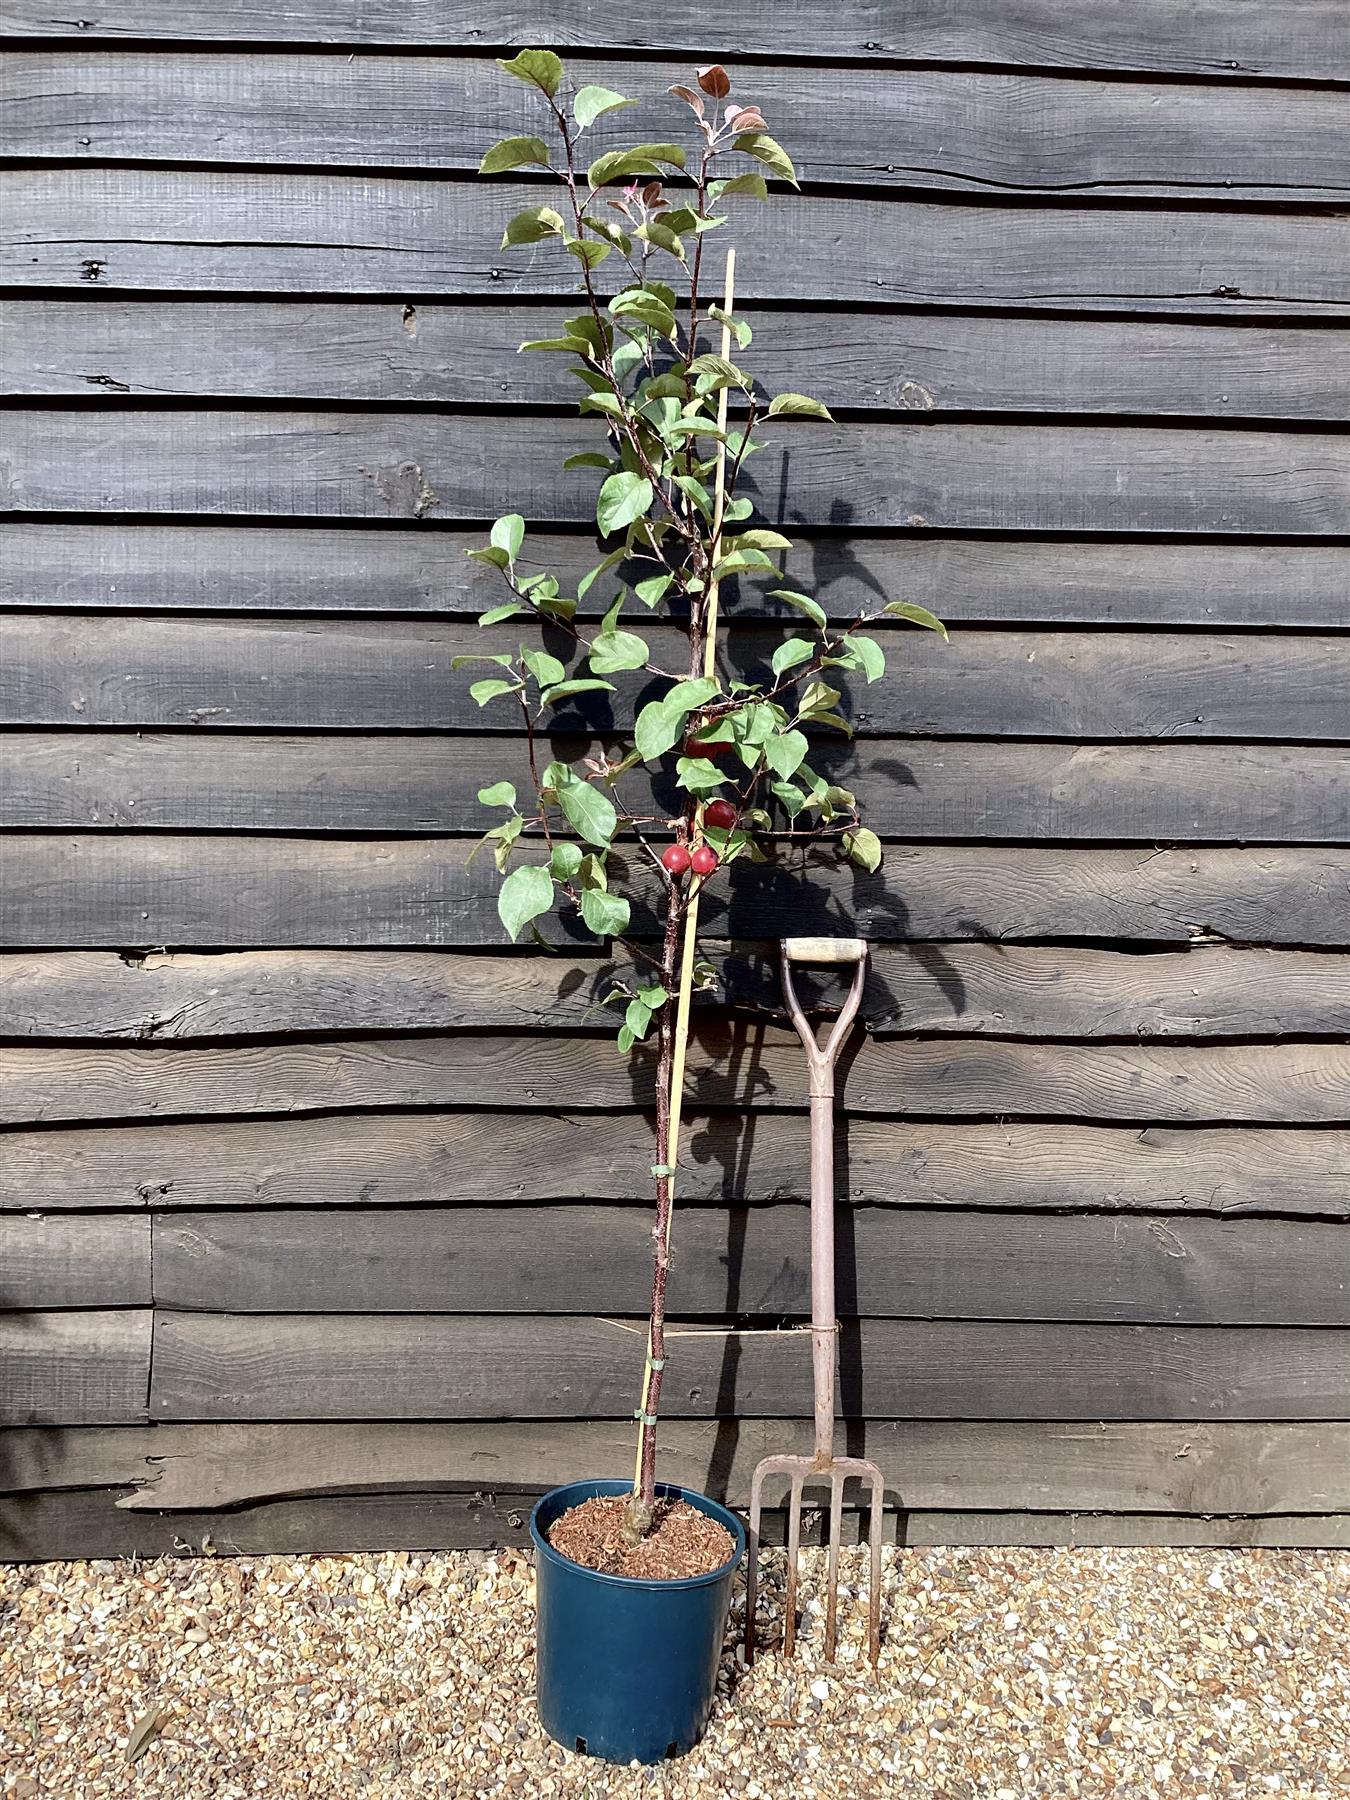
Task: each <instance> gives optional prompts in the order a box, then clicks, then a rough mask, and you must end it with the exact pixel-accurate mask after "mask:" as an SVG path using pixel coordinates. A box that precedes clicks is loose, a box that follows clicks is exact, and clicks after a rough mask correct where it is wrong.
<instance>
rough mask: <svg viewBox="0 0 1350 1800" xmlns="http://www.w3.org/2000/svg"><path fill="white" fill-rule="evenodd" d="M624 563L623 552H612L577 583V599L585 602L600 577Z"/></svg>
mask: <svg viewBox="0 0 1350 1800" xmlns="http://www.w3.org/2000/svg"><path fill="white" fill-rule="evenodd" d="M622 561H623V551H622V550H611V551H610V553H609V555H608V556H607V557H605V558H604V560H603V561H601V562H598V563H597V564H596V565H595V567H594V568H593V569H588V570H587V572H586V573H585V574H584V575H583V576H582V578H581V580H580V581H579V582H578V583H577V599H578V600H584V599H585V598H586V596H587V594H588V593H589V592H590V590H591V587H592V585H593V584H594V583H595V581H596V580H597V579H598V577H599V576H601V575H603V574H604V573H605V571H606V569H612V568H613V567H614V565H615V563H617V562H622Z"/></svg>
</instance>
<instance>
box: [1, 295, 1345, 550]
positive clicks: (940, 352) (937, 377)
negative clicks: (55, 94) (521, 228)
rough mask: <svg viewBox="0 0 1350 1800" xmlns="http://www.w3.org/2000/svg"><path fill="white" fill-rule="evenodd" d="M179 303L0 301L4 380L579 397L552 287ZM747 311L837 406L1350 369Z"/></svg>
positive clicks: (1000, 321)
mask: <svg viewBox="0 0 1350 1800" xmlns="http://www.w3.org/2000/svg"><path fill="white" fill-rule="evenodd" d="M178 306H179V309H180V310H181V318H182V320H183V324H184V327H185V329H184V330H183V331H182V332H181V333H180V332H164V331H159V330H156V329H155V328H154V323H153V319H152V317H151V313H152V310H153V309H151V308H148V307H146V306H145V305H144V303H142V302H141V301H138V300H119V299H116V298H114V297H112V296H109V297H108V298H106V299H103V300H98V301H94V300H35V299H28V300H10V301H2V302H0V330H2V331H3V333H4V338H5V342H6V346H7V355H6V358H5V363H4V368H3V380H4V384H5V387H6V389H7V390H8V391H9V392H12V393H14V394H17V395H24V396H30V397H32V398H35V399H38V398H57V397H64V396H83V397H84V398H90V397H97V398H100V399H101V398H103V397H104V396H106V395H114V394H127V395H130V396H132V397H134V398H136V399H140V400H150V401H153V400H158V399H175V400H177V399H182V398H187V397H199V396H200V397H202V398H213V399H223V400H238V399H246V398H259V399H267V400H295V401H301V402H308V401H340V402H342V403H344V404H351V403H361V402H366V403H378V404H381V405H399V404H411V405H423V404H426V403H428V402H439V403H441V404H444V405H452V406H490V407H503V406H507V405H510V404H513V403H520V404H530V405H559V404H567V405H569V406H570V405H572V404H574V403H575V401H576V398H577V391H578V390H577V385H576V382H575V379H574V378H573V377H571V376H569V375H568V374H567V372H566V367H565V365H564V364H563V363H562V361H561V360H560V359H559V358H558V357H555V356H533V355H531V356H520V355H518V354H517V351H516V345H517V344H518V343H521V342H524V341H526V340H528V339H531V338H546V337H553V336H556V335H557V334H558V328H559V324H560V321H561V320H562V319H564V318H565V317H566V316H567V314H568V312H569V311H570V310H571V308H570V306H568V305H567V304H565V303H563V302H561V301H559V302H556V303H554V304H553V305H551V306H507V307H491V308H487V307H483V306H457V305H454V304H442V303H438V302H436V301H434V300H429V301H420V302H419V303H418V304H417V305H415V306H413V305H411V304H408V305H405V304H401V303H393V302H383V303H362V302H359V301H324V300H322V299H315V300H305V301H299V300H296V301H280V302H278V301H272V302H269V301H215V300H196V299H191V298H188V299H184V300H182V301H181V302H179V303H178ZM746 316H747V318H748V320H749V322H750V324H751V325H752V327H753V329H754V332H755V341H754V349H753V356H752V357H748V358H747V359H746V360H747V361H751V362H752V363H753V373H754V374H755V375H756V376H757V377H758V380H759V384H760V386H761V389H762V391H763V392H764V393H767V394H773V393H777V392H779V391H780V390H787V391H795V392H802V391H806V392H809V393H813V394H816V395H817V396H818V397H819V398H820V399H822V400H824V401H825V402H826V403H827V404H828V405H829V406H830V407H831V409H832V410H834V411H836V412H842V411H845V410H853V411H858V412H863V413H887V412H918V413H924V414H929V413H939V414H940V413H944V412H952V411H957V412H960V411H981V412H1013V413H1057V412H1066V413H1078V414H1082V413H1102V414H1112V415H1119V414H1127V415H1134V416H1136V417H1143V416H1152V417H1161V418H1169V417H1175V418H1200V417H1212V418H1225V419H1258V418H1259V419H1297V420H1302V421H1319V420H1328V421H1343V420H1344V419H1346V418H1347V417H1350V375H1347V372H1346V367H1345V359H1344V357H1343V356H1341V355H1340V351H1339V340H1338V338H1337V337H1336V336H1335V335H1334V334H1332V333H1327V332H1321V331H1304V330H1296V329H1291V328H1287V327H1286V328H1280V327H1278V326H1270V325H1266V326H1256V325H1243V326H1225V325H1204V324H1196V323H1188V322H1182V323H1177V322H1173V321H1169V320H1125V319H1073V318H1065V317H1059V318H1036V319H1020V318H1012V317H1000V316H999V315H998V314H986V315H983V316H981V315H961V314H944V313H935V314H934V313H927V314H925V313H893V312H887V313H856V314H848V313H839V312H823V311H813V310H810V309H807V308H792V309H790V310H787V311H782V312H771V313H770V312H763V311H757V310H755V309H750V310H748V311H747V315H746ZM301 575H302V572H301V571H297V572H296V577H295V578H296V579H297V580H299V579H300V578H301ZM388 578H389V577H388V576H387V575H386V580H387V579H388Z"/></svg>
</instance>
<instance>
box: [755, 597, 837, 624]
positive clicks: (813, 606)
mask: <svg viewBox="0 0 1350 1800" xmlns="http://www.w3.org/2000/svg"><path fill="white" fill-rule="evenodd" d="M769 594H770V597H771V598H772V599H774V600H786V601H787V603H788V605H789V606H795V607H796V609H797V611H798V612H799V613H805V614H806V616H807V618H808V619H810V621H811V623H812V624H813V625H820V626H824V625H826V624H828V623H829V621H828V620H827V619H826V617H825V608H824V607H823V606H822V605H821V604H820V602H819V601H818V600H813V599H812V598H811V596H810V595H809V594H799V593H798V592H797V591H796V589H795V588H770V589H769Z"/></svg>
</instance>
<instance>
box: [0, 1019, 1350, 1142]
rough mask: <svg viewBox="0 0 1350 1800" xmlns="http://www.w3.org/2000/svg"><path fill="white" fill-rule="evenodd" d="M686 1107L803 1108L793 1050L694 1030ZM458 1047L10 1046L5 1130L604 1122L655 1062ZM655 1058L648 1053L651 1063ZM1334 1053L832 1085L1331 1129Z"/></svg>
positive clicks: (1345, 1052)
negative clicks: (257, 1121) (326, 1118)
mask: <svg viewBox="0 0 1350 1800" xmlns="http://www.w3.org/2000/svg"><path fill="white" fill-rule="evenodd" d="M694 1041H695V1042H696V1051H695V1048H693V1047H691V1052H690V1070H691V1073H690V1078H689V1081H688V1083H687V1091H688V1093H689V1095H690V1097H691V1100H695V1101H697V1102H698V1103H699V1104H701V1105H702V1106H705V1107H722V1106H748V1107H751V1108H754V1109H756V1110H776V1109H778V1108H781V1107H789V1108H794V1109H795V1108H799V1107H802V1106H804V1105H805V1102H806V1076H805V1070H804V1066H803V1063H802V1057H801V1050H800V1046H799V1045H798V1044H797V1041H796V1038H795V1036H794V1035H793V1034H792V1033H790V1032H788V1031H784V1030H781V1029H779V1028H777V1027H766V1026H762V1025H743V1024H741V1023H739V1022H738V1023H735V1024H733V1025H732V1026H731V1028H730V1029H728V1028H727V1027H726V1026H725V1025H724V1024H723V1023H722V1021H720V1020H718V1021H713V1022H710V1023H708V1024H706V1025H703V1026H701V1027H700V1028H698V1029H697V1030H696V1032H695V1040H694ZM578 1048H579V1046H578V1042H577V1040H576V1039H574V1038H571V1037H567V1036H542V1035H541V1036H537V1037H529V1038H525V1037H520V1036H518V1035H515V1034H500V1035H494V1034H487V1033H482V1034H480V1033H466V1034H460V1035H455V1036H446V1037H434V1036H425V1037H423V1036H418V1037H380V1038H356V1039H334V1040H326V1041H322V1042H318V1043H283V1044H278V1045H247V1046H244V1047H240V1048H235V1047H229V1048H217V1047H214V1046H212V1047H202V1048H197V1047H186V1046H174V1045H162V1046H142V1045H137V1046H134V1047H131V1046H123V1045H119V1046H116V1047H110V1048H84V1047H64V1046H63V1047H59V1048H48V1047H45V1046H44V1047H34V1046H27V1045H23V1046H17V1047H10V1048H6V1049H2V1050H0V1124H6V1125H26V1124H33V1123H52V1122H56V1121H60V1120H80V1119H84V1120H87V1119H145V1118H154V1117H162V1118H166V1119H172V1118H182V1117H185V1116H187V1115H191V1114H227V1113H284V1114H291V1113H296V1112H314V1111H320V1110H322V1111H337V1110H343V1109H348V1108H351V1109H358V1110H364V1109H366V1108H370V1107H388V1106H399V1107H410V1106H418V1107H438V1108H439V1107H447V1106H474V1105H477V1106H485V1107H496V1108H512V1109H515V1108H521V1109H527V1110H528V1109H538V1108H544V1109H550V1110H553V1109H561V1108H567V1109H573V1110H578V1111H608V1110H614V1109H622V1108H624V1107H630V1106H648V1105H651V1104H652V1103H653V1095H654V1082H655V1073H654V1061H653V1057H654V1051H652V1050H651V1046H648V1047H647V1049H645V1050H644V1051H642V1052H641V1053H634V1054H633V1055H631V1056H624V1055H621V1054H620V1052H619V1050H618V1047H617V1045H616V1044H614V1043H613V1042H611V1041H610V1040H609V1039H601V1040H599V1041H595V1040H590V1039H588V1040H585V1053H584V1056H579V1055H578ZM648 1051H651V1054H648ZM1348 1085H1350V1045H1346V1044H1320V1043H1319V1044H1300V1043H1269V1044H1209V1045H1203V1046H1201V1045H1189V1044H1186V1045H1175V1044H1150V1043H1142V1044H1073V1045H1066V1044H1035V1043H1032V1044H1026V1043H1020V1042H1011V1041H1008V1040H1003V1039H989V1038H984V1039H982V1038H953V1037H935V1038H920V1039H912V1038H883V1039H867V1040H863V1041H862V1042H861V1043H860V1044H858V1045H856V1053H854V1049H853V1048H852V1047H851V1049H850V1051H849V1053H848V1062H847V1075H846V1077H845V1076H844V1075H843V1073H842V1070H841V1080H840V1093H841V1099H842V1104H843V1106H844V1107H845V1108H846V1109H847V1110H848V1111H850V1112H853V1113H870V1114H883V1115H887V1116H894V1115H897V1114H902V1115H904V1116H911V1117H919V1118H922V1117H936V1118H990V1117H993V1118H1000V1119H1001V1118H1004V1117H1013V1118H1019V1117H1020V1118H1061V1119H1104V1120H1127V1121H1131V1122H1133V1121H1138V1122H1140V1123H1141V1124H1142V1123H1150V1122H1151V1123H1157V1124H1211V1123H1214V1124H1217V1123H1223V1122H1226V1121H1230V1120H1231V1121H1234V1122H1236V1121H1246V1122H1251V1123H1255V1124H1261V1123H1270V1124H1281V1125H1334V1124H1340V1123H1343V1122H1344V1121H1345V1120H1346V1117H1347V1110H1348V1109H1347V1101H1346V1091H1347V1086H1348Z"/></svg>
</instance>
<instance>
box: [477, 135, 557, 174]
mask: <svg viewBox="0 0 1350 1800" xmlns="http://www.w3.org/2000/svg"><path fill="white" fill-rule="evenodd" d="M529 163H542V164H543V165H544V166H545V167H546V168H547V166H548V145H547V144H546V143H545V142H544V140H543V138H537V137H507V138H502V139H501V140H500V141H499V142H497V143H495V144H494V145H493V146H492V148H491V149H490V150H489V151H488V152H487V154H486V155H485V156H484V158H483V160H482V162H480V163H479V165H478V173H479V174H480V175H500V174H502V173H503V172H504V171H505V170H507V169H523V168H525V167H526V165H527V164H529Z"/></svg>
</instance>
